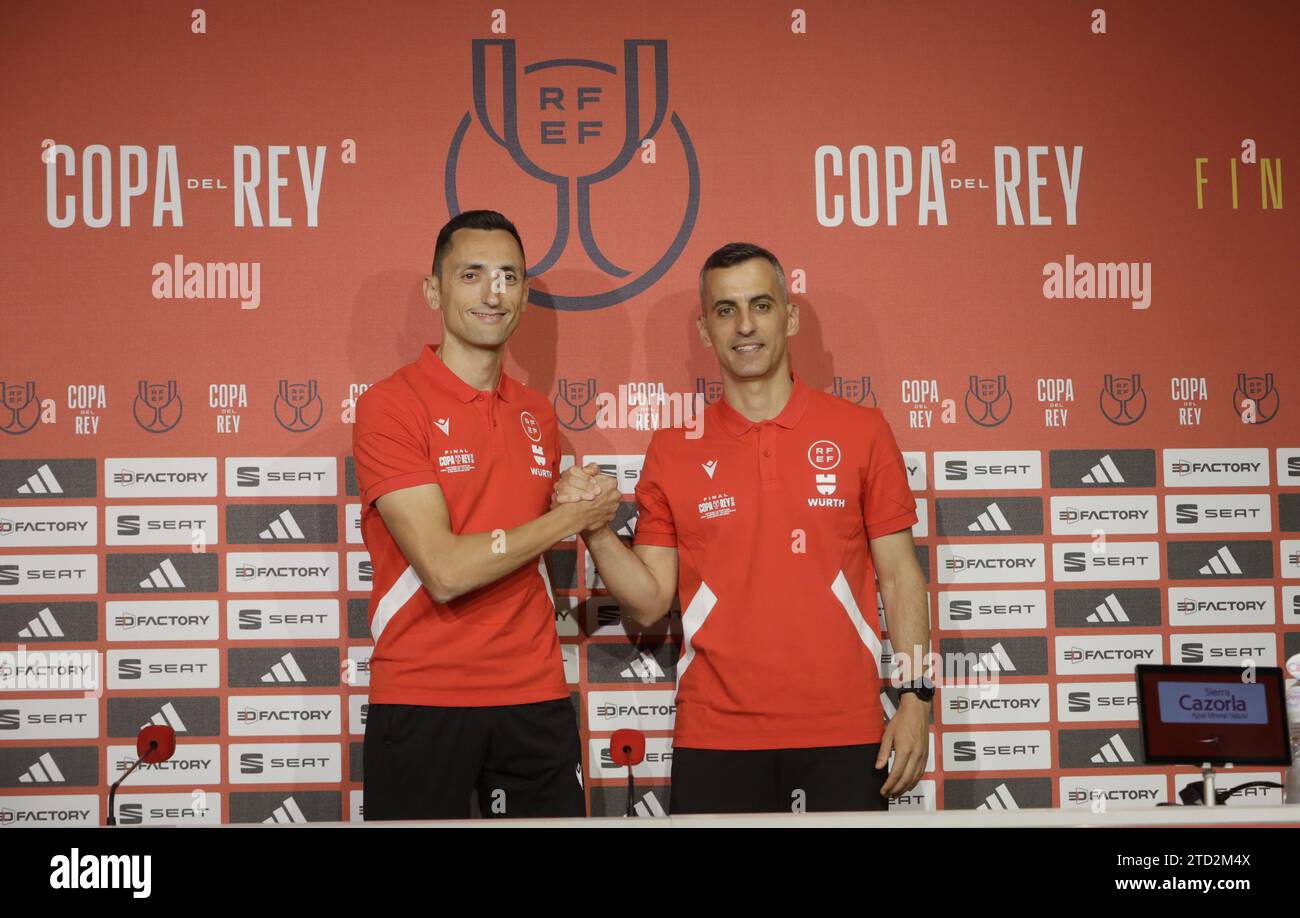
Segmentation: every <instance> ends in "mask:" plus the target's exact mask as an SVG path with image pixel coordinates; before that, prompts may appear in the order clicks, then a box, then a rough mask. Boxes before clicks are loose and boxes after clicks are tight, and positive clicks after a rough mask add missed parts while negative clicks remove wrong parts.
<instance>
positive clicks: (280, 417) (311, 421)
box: [274, 379, 325, 433]
mask: <svg viewBox="0 0 1300 918" xmlns="http://www.w3.org/2000/svg"><path fill="white" fill-rule="evenodd" d="M274 410H275V419H276V420H277V421H279V422H280V426H281V427H283V428H284V429H285V430H288V431H292V432H293V433H302V432H303V431H307V430H311V429H312V428H313V427H315V426H316V425H317V424H319V423H320V419H321V415H322V414H323V413H324V411H325V406H324V404H323V403H322V402H321V399H320V393H319V392H318V391H317V387H316V380H314V379H309V380H307V381H306V382H305V383H291V382H289V380H287V379H282V380H280V389H279V392H278V393H277V394H276V397H275V405H274Z"/></svg>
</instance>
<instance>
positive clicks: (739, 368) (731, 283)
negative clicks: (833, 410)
mask: <svg viewBox="0 0 1300 918" xmlns="http://www.w3.org/2000/svg"><path fill="white" fill-rule="evenodd" d="M702 307H703V315H702V316H700V318H699V319H697V320H696V322H697V324H698V326H699V330H700V340H701V341H703V342H704V346H705V347H708V348H712V349H713V353H714V354H715V355H716V356H717V358H718V367H719V369H721V371H722V375H723V376H724V377H726V378H730V379H732V380H737V381H742V380H751V379H762V378H765V377H768V376H772V375H774V374H776V373H778V372H781V373H786V374H788V373H789V372H790V371H789V366H788V364H787V360H786V339H787V338H788V337H790V336H791V335H793V334H795V333H796V332H798V331H799V307H798V306H796V305H795V304H794V303H790V302H788V301H787V300H786V298H785V295H784V293H782V291H781V282H780V280H779V278H778V277H777V275H776V269H775V268H773V267H772V265H771V263H770V262H768V261H767V259H765V258H750V259H746V260H745V261H742V262H738V263H736V264H734V265H731V266H730V267H727V268H712V269H710V270H709V271H708V272H707V273H706V274H705V275H704V294H703V303H702Z"/></svg>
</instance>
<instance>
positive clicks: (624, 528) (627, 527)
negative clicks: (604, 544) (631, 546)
mask: <svg viewBox="0 0 1300 918" xmlns="http://www.w3.org/2000/svg"><path fill="white" fill-rule="evenodd" d="M625 506H631V507H632V512H631V514H630V515H629V516H628V518H627V519H625V520H624V521H623V522H622V524H620V525H619V527H618V528H617V529H615V530H614V533H615V534H616V535H617V536H619V537H620V538H623V539H631V538H634V537H635V536H636V521H637V518H638V515H639V514H638V512H637V509H636V504H630V505H625Z"/></svg>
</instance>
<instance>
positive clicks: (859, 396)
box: [831, 376, 876, 408]
mask: <svg viewBox="0 0 1300 918" xmlns="http://www.w3.org/2000/svg"><path fill="white" fill-rule="evenodd" d="M831 394H832V395H834V396H835V397H836V398H842V399H844V400H845V401H848V402H852V403H853V404H855V405H867V406H869V407H871V408H875V407H876V393H875V392H872V391H871V377H870V376H860V377H858V378H857V379H847V378H845V377H843V376H836V377H835V379H834V380H832V382H831Z"/></svg>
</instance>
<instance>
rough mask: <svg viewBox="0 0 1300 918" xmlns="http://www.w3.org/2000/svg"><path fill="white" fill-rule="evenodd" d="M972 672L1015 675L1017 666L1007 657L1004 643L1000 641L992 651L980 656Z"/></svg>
mask: <svg viewBox="0 0 1300 918" xmlns="http://www.w3.org/2000/svg"><path fill="white" fill-rule="evenodd" d="M971 671H972V672H977V673H1001V672H1008V673H1014V672H1015V671H1016V664H1014V663H1012V662H1011V657H1009V656H1007V651H1006V648H1005V647H1003V646H1002V642H1001V641H998V642H997V643H996V644H994V645H993V647H992V649H990V650H988V651H987V652H985V653H982V654H980V660H979V662H978V663H976V664H975V665H974V666H972V667H971Z"/></svg>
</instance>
